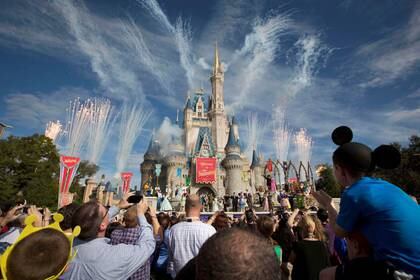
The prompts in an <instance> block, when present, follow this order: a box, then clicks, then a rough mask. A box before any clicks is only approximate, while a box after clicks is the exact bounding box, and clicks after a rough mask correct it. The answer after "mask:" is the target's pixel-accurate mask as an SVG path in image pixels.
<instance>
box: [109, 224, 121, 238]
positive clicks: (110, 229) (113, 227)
mask: <svg viewBox="0 0 420 280" xmlns="http://www.w3.org/2000/svg"><path fill="white" fill-rule="evenodd" d="M123 228H124V226H123V225H122V224H121V223H120V222H112V223H109V225H108V227H107V228H106V231H105V237H106V238H109V239H111V235H112V233H113V232H114V230H116V229H123Z"/></svg>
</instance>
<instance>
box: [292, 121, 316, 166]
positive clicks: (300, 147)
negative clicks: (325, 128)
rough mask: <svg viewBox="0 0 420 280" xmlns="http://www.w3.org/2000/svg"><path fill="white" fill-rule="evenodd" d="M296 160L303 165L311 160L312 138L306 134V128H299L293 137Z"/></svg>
mask: <svg viewBox="0 0 420 280" xmlns="http://www.w3.org/2000/svg"><path fill="white" fill-rule="evenodd" d="M294 143H295V145H296V151H297V156H298V160H299V161H301V162H302V163H303V164H304V165H305V166H306V165H307V164H308V162H310V161H311V153H312V144H313V142H312V138H311V137H310V136H309V135H308V133H307V131H306V129H304V128H301V129H300V130H299V131H298V132H297V133H296V134H295V137H294Z"/></svg>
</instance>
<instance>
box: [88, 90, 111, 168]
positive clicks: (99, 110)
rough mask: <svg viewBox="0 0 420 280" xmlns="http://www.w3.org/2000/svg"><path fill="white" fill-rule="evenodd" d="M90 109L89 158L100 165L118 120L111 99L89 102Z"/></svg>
mask: <svg viewBox="0 0 420 280" xmlns="http://www.w3.org/2000/svg"><path fill="white" fill-rule="evenodd" d="M88 108H89V109H90V111H91V114H90V118H89V138H88V145H87V152H88V158H89V161H90V162H92V163H95V164H98V163H99V160H100V159H101V157H102V154H103V152H104V150H105V146H106V144H107V143H108V140H109V137H110V132H111V129H112V126H113V125H114V122H115V119H116V118H115V117H114V110H113V108H112V105H111V101H110V100H109V99H97V98H94V99H91V100H89V101H88Z"/></svg>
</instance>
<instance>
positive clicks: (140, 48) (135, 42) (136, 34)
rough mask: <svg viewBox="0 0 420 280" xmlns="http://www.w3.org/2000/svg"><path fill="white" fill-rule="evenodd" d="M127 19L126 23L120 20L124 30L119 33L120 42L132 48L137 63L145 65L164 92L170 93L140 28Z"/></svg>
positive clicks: (162, 73)
mask: <svg viewBox="0 0 420 280" xmlns="http://www.w3.org/2000/svg"><path fill="white" fill-rule="evenodd" d="M128 21H129V22H128V23H125V22H121V25H122V28H123V30H124V32H123V33H122V34H121V42H122V43H124V44H126V45H127V46H128V48H130V49H132V50H133V52H134V53H135V55H134V56H133V59H138V61H139V63H140V64H142V65H144V66H145V67H146V69H147V71H148V72H149V73H150V74H152V75H153V76H154V77H155V78H156V80H157V81H158V82H159V84H160V85H161V86H162V87H163V88H164V89H165V90H166V92H168V93H171V92H172V91H170V90H169V89H170V85H169V83H168V79H167V78H166V77H165V74H164V71H163V69H162V67H159V65H158V63H157V62H156V59H155V58H154V57H153V55H152V54H151V52H150V50H149V48H148V47H147V45H146V42H145V41H144V38H143V35H142V33H141V31H140V29H139V28H138V26H137V25H136V23H135V22H134V20H133V19H132V18H131V17H128Z"/></svg>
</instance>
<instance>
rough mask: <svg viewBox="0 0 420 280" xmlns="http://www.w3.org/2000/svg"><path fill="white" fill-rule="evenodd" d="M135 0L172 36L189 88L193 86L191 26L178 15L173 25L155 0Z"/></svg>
mask: <svg viewBox="0 0 420 280" xmlns="http://www.w3.org/2000/svg"><path fill="white" fill-rule="evenodd" d="M137 2H138V3H139V4H140V5H141V6H142V7H144V8H145V9H146V10H147V11H148V12H149V13H150V15H151V16H152V17H153V18H154V19H155V20H157V21H158V22H159V23H160V24H161V25H162V26H163V27H164V28H165V29H166V30H168V32H169V33H171V34H172V35H173V36H174V40H175V45H176V47H177V50H178V52H179V59H180V61H181V66H182V68H184V70H185V74H186V76H187V80H188V86H189V88H190V89H191V88H193V80H194V67H193V66H192V65H193V63H192V61H193V58H192V52H191V39H192V38H191V26H190V24H189V23H188V22H185V21H183V20H182V18H181V17H178V19H177V21H176V23H175V26H173V25H172V24H171V23H170V22H169V19H168V17H167V16H166V15H165V13H164V12H163V11H162V9H161V7H160V6H159V3H158V2H157V1H156V0H137Z"/></svg>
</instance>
